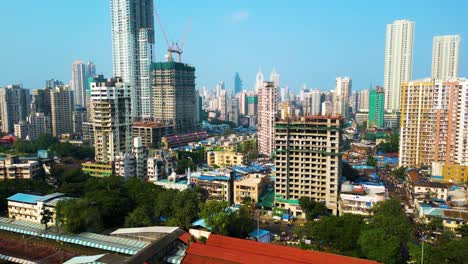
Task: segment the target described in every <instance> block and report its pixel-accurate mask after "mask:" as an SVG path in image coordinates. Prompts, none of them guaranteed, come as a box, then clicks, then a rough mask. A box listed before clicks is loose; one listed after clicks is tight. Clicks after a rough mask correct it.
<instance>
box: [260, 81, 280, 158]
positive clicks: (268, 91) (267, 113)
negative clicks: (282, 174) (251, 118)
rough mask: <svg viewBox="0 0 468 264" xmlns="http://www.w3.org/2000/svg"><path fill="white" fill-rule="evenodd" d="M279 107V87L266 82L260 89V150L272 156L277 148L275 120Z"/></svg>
mask: <svg viewBox="0 0 468 264" xmlns="http://www.w3.org/2000/svg"><path fill="white" fill-rule="evenodd" d="M277 109H278V87H276V86H275V85H274V83H273V82H264V83H263V86H262V87H261V88H260V89H259V90H258V147H259V148H258V150H259V152H260V153H262V154H264V155H267V156H271V155H272V154H273V151H274V150H275V122H276V112H277Z"/></svg>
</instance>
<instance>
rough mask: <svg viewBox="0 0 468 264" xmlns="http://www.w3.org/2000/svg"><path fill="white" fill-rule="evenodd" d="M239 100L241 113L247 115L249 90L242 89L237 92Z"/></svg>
mask: <svg viewBox="0 0 468 264" xmlns="http://www.w3.org/2000/svg"><path fill="white" fill-rule="evenodd" d="M236 98H237V102H238V103H239V114H240V115H247V112H248V103H247V91H241V92H240V93H238V94H236Z"/></svg>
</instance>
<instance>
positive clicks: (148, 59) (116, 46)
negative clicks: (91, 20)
mask: <svg viewBox="0 0 468 264" xmlns="http://www.w3.org/2000/svg"><path fill="white" fill-rule="evenodd" d="M153 12H154V6H153V1H152V0H111V28H112V63H113V76H117V77H121V78H122V79H123V81H124V82H125V83H128V84H129V86H130V87H131V88H130V98H131V110H132V112H131V114H132V117H139V116H143V117H150V116H151V112H152V111H151V79H150V77H151V76H150V65H151V63H152V62H153V58H154V43H155V40H154V15H153Z"/></svg>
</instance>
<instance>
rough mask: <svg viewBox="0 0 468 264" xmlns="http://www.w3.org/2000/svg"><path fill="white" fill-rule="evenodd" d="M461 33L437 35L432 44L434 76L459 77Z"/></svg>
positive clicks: (444, 77)
mask: <svg viewBox="0 0 468 264" xmlns="http://www.w3.org/2000/svg"><path fill="white" fill-rule="evenodd" d="M459 60H460V35H447V36H435V37H434V41H433V46H432V78H434V79H436V80H439V79H447V78H457V77H458V63H459Z"/></svg>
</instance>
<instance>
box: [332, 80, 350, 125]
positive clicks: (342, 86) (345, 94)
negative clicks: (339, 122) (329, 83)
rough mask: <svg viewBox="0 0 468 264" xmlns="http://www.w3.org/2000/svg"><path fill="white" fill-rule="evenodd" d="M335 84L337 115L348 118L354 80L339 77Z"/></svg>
mask: <svg viewBox="0 0 468 264" xmlns="http://www.w3.org/2000/svg"><path fill="white" fill-rule="evenodd" d="M335 82H336V84H335V100H334V105H335V114H337V115H342V116H343V117H347V116H348V115H349V111H348V108H349V105H350V104H349V98H350V96H351V87H352V80H351V78H350V77H337V78H336V80H335Z"/></svg>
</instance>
